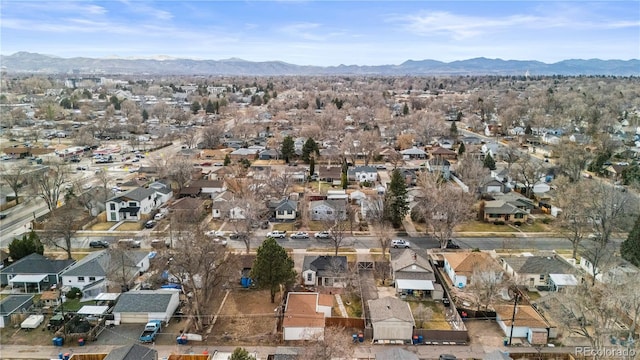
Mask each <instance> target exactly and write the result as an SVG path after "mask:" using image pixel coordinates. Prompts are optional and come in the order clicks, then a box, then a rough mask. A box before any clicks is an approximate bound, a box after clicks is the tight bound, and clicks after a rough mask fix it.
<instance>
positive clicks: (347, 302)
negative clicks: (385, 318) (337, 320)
mask: <svg viewBox="0 0 640 360" xmlns="http://www.w3.org/2000/svg"><path fill="white" fill-rule="evenodd" d="M342 302H343V303H344V307H345V309H347V316H348V317H350V318H360V317H362V300H361V299H360V298H356V297H354V298H347V297H343V298H342ZM337 313H338V314H340V310H338V312H337Z"/></svg>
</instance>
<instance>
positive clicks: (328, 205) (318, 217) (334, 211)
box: [309, 200, 347, 221]
mask: <svg viewBox="0 0 640 360" xmlns="http://www.w3.org/2000/svg"><path fill="white" fill-rule="evenodd" d="M309 214H310V217H311V220H313V221H327V220H336V219H340V220H345V219H346V218H347V212H346V207H345V203H344V201H339V200H317V201H311V202H309Z"/></svg>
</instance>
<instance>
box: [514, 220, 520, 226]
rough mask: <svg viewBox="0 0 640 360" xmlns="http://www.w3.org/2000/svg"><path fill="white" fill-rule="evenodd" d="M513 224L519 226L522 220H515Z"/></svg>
mask: <svg viewBox="0 0 640 360" xmlns="http://www.w3.org/2000/svg"><path fill="white" fill-rule="evenodd" d="M513 225H515V226H521V225H522V221H516V222H514V223H513Z"/></svg>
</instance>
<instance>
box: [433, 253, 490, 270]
mask: <svg viewBox="0 0 640 360" xmlns="http://www.w3.org/2000/svg"><path fill="white" fill-rule="evenodd" d="M443 256H444V258H445V259H446V260H447V262H448V263H449V265H451V268H452V269H453V270H454V271H455V272H456V273H473V270H476V269H478V268H479V267H493V266H495V267H497V268H499V267H498V264H497V263H496V262H495V261H494V260H493V259H492V258H491V255H489V254H488V253H484V252H475V251H474V252H456V253H447V254H444V255H443Z"/></svg>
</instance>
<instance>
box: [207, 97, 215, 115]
mask: <svg viewBox="0 0 640 360" xmlns="http://www.w3.org/2000/svg"><path fill="white" fill-rule="evenodd" d="M205 112H206V113H207V114H215V112H216V106H215V105H214V104H213V101H211V99H209V100H208V101H207V106H206V107H205Z"/></svg>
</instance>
